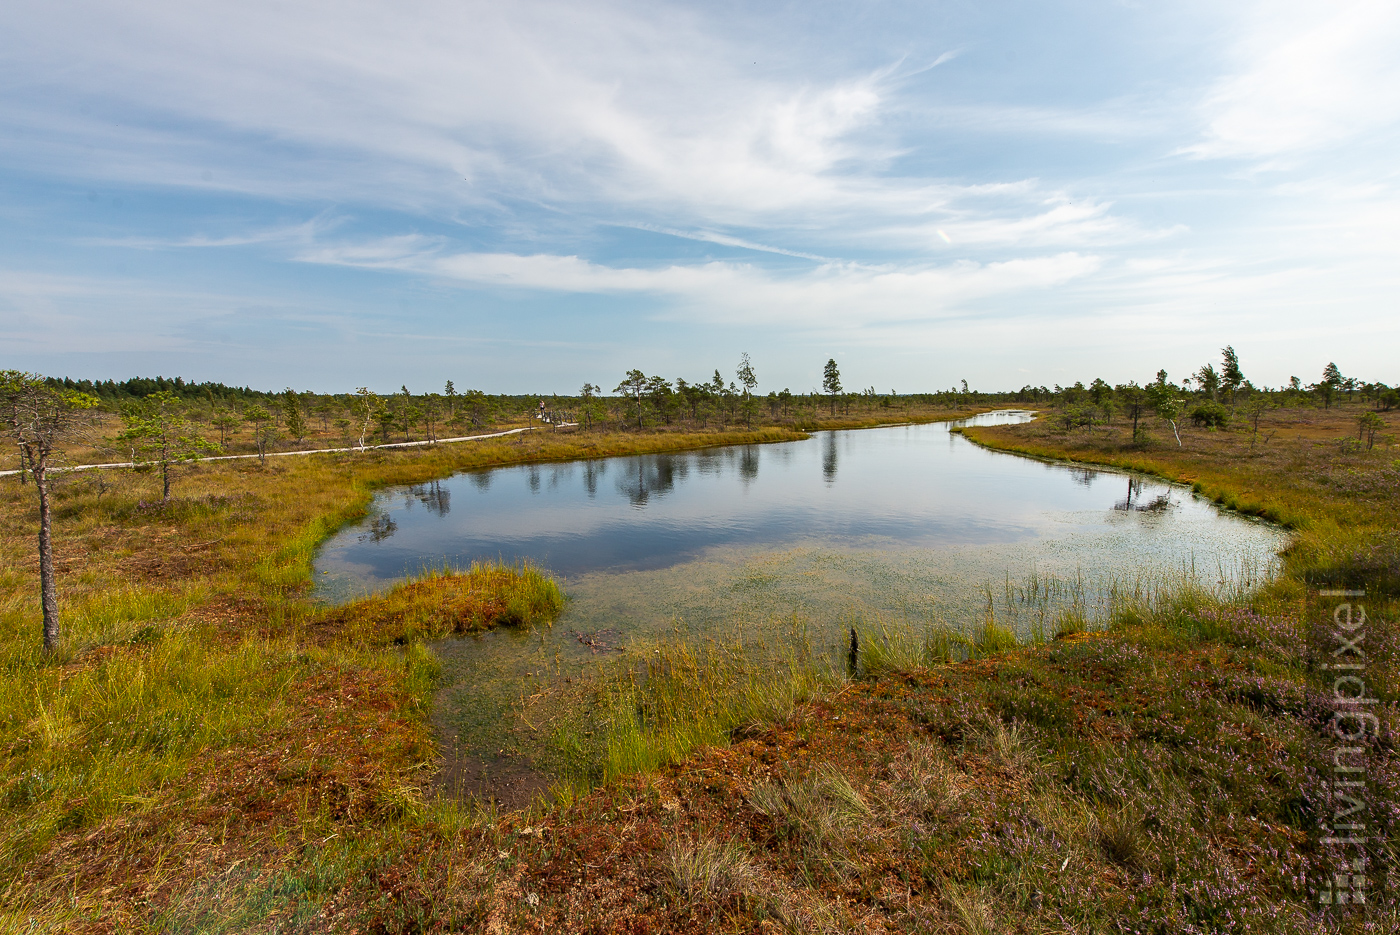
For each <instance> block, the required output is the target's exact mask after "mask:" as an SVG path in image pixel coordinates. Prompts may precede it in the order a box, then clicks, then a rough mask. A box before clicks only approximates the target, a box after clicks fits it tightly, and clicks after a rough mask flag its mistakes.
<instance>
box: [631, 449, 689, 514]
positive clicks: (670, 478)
mask: <svg viewBox="0 0 1400 935" xmlns="http://www.w3.org/2000/svg"><path fill="white" fill-rule="evenodd" d="M626 465H627V469H626V472H625V473H624V474H623V476H621V477H619V478H618V479H617V489H618V492H619V493H621V494H622V495H623V496H624V497H626V498H627V499H628V500H629V501H631V503H632V505H633V506H643V505H645V504H646V503H647V501H648V500H650V499H651V498H652V497H659V496H663V495H664V494H666V493H668V492H669V491H670V490H671V489H672V488H674V487H675V486H676V481H678V480H684V479H685V478H686V476H687V475H688V474H689V473H690V463H689V459H688V458H686V457H685V456H681V457H676V456H675V455H651V456H647V457H642V458H629V459H628V460H627V462H626Z"/></svg>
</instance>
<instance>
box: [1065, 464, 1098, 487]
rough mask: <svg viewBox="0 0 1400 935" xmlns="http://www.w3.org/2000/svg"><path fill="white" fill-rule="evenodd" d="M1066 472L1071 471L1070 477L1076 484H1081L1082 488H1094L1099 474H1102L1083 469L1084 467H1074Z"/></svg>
mask: <svg viewBox="0 0 1400 935" xmlns="http://www.w3.org/2000/svg"><path fill="white" fill-rule="evenodd" d="M1066 470H1068V471H1069V476H1070V478H1071V479H1072V480H1073V481H1074V482H1075V483H1076V484H1079V485H1080V486H1082V487H1092V486H1094V481H1095V480H1097V479H1098V476H1099V474H1100V473H1102V472H1100V471H1094V470H1090V469H1089V468H1082V467H1072V468H1067V469H1066Z"/></svg>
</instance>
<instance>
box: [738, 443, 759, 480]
mask: <svg viewBox="0 0 1400 935" xmlns="http://www.w3.org/2000/svg"><path fill="white" fill-rule="evenodd" d="M739 476H740V477H742V478H743V479H744V480H745V481H751V480H753V479H754V478H755V477H757V476H758V446H757V445H745V446H744V450H743V451H742V452H740V454H739Z"/></svg>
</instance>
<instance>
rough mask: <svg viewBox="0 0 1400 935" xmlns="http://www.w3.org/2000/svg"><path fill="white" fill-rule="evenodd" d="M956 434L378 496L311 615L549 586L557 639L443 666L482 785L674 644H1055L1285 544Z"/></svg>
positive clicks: (448, 645) (833, 436) (1265, 564)
mask: <svg viewBox="0 0 1400 935" xmlns="http://www.w3.org/2000/svg"><path fill="white" fill-rule="evenodd" d="M1029 418H1031V416H1030V414H1029V413H1025V412H1020V411H1015V410H1004V411H1000V412H992V413H984V414H982V415H978V416H974V417H972V418H970V419H967V420H965V421H964V423H963V424H999V423H1007V422H1020V421H1025V420H1027V419H1029ZM952 424H957V423H952ZM949 428H950V424H949V423H932V424H924V425H895V426H887V427H879V428H873V429H860V430H848V431H834V432H820V433H816V434H815V435H814V436H813V437H812V438H810V439H807V440H804V441H796V442H785V443H779V444H769V445H745V446H734V447H723V448H712V449H703V450H698V451H684V452H676V453H670V454H651V455H639V456H630V457H617V458H607V459H598V460H590V461H577V462H567V463H550V464H533V465H517V466H510V467H501V468H495V469H490V470H485V471H478V472H470V473H463V474H459V475H456V476H453V477H450V478H447V479H445V480H441V481H436V482H433V483H430V484H422V485H414V486H410V487H402V488H395V489H390V490H386V491H383V492H381V493H380V494H379V495H378V496H377V497H376V499H375V502H374V505H373V507H372V509H371V511H370V512H369V514H368V515H367V516H366V518H365V519H364V520H363V521H362V522H360V523H358V524H355V525H354V526H351V527H347V528H345V529H343V530H341V531H340V532H339V533H338V534H337V535H336V536H334V537H333V538H332V539H331V540H330V541H328V542H327V543H326V544H325V546H324V547H323V548H322V550H321V552H320V554H319V556H318V559H317V563H316V569H317V581H318V590H319V594H320V596H321V597H322V598H323V599H325V600H328V601H340V600H345V599H348V598H350V597H353V596H358V595H360V594H364V593H367V592H369V591H374V590H380V589H384V588H387V587H389V586H391V585H392V584H393V583H394V582H396V581H398V580H400V579H402V578H404V577H405V576H408V575H411V574H414V573H417V572H420V571H422V570H423V569H424V568H429V567H442V566H444V565H448V566H454V567H465V566H467V565H469V564H470V563H471V562H472V561H474V560H482V559H486V560H501V561H505V562H530V563H532V564H534V565H535V566H537V567H539V568H541V569H542V570H545V571H547V572H549V573H550V574H552V575H553V576H554V577H555V578H556V579H557V580H558V581H559V583H560V585H561V587H562V588H563V589H564V591H565V593H566V595H567V596H568V599H569V600H568V605H567V607H566V609H565V611H564V612H563V614H562V615H561V616H560V617H559V618H558V619H557V620H556V621H555V622H554V623H553V625H552V626H543V627H535V628H532V629H529V630H522V629H517V628H505V629H500V630H496V631H492V632H489V633H485V634H480V635H475V636H469V637H464V638H460V639H452V640H443V641H439V642H438V643H436V644H434V647H433V648H434V650H435V651H436V652H437V654H438V656H439V657H440V658H441V659H442V662H443V678H442V685H443V688H442V691H441V693H440V695H439V698H438V700H437V702H436V704H435V716H434V717H435V721H436V722H437V725H438V729H439V731H440V733H442V734H444V735H445V736H446V738H447V739H448V740H450V741H451V743H452V745H454V747H455V748H457V749H459V750H462V751H468V752H469V755H470V757H471V758H472V759H471V763H470V764H469V767H468V771H470V769H477V770H478V771H480V770H486V769H489V768H490V767H491V764H492V763H494V762H496V759H498V758H500V759H504V758H508V757H509V756H510V755H511V750H510V749H509V748H510V746H511V744H510V742H509V741H508V740H507V739H505V738H506V736H507V735H506V733H503V731H505V730H506V729H507V726H508V725H509V724H510V723H511V722H512V721H513V720H518V719H519V715H521V714H522V713H524V708H525V707H527V706H528V703H527V699H528V698H530V697H531V696H532V695H535V694H536V692H537V690H538V688H539V687H540V686H541V685H544V684H548V683H558V682H561V681H562V680H565V679H569V680H571V681H572V680H575V679H578V678H581V677H583V676H585V675H586V674H587V673H588V672H590V671H595V670H596V671H599V672H601V671H603V669H605V668H606V666H607V665H612V664H616V660H619V659H625V658H627V657H628V654H631V655H632V656H634V657H635V656H636V655H637V654H640V653H645V652H648V651H649V647H651V646H654V645H657V644H658V643H659V642H661V641H668V640H669V641H674V640H678V639H680V640H688V641H692V642H694V641H700V642H704V641H705V640H714V639H724V638H726V635H728V634H734V633H740V632H742V633H744V634H746V636H747V638H748V639H750V640H752V639H753V636H754V634H756V633H762V632H764V631H765V630H769V631H771V632H772V633H773V634H774V640H778V639H780V638H790V637H791V635H792V632H793V630H794V628H798V629H800V630H801V634H802V636H801V638H802V639H803V640H805V641H807V642H808V643H810V644H814V645H816V646H817V647H819V648H825V649H826V650H829V651H830V652H832V653H833V654H834V653H836V652H838V651H839V650H838V647H839V646H842V645H844V640H845V638H846V634H847V633H848V631H849V628H850V627H851V626H852V625H853V624H855V623H862V624H863V625H866V626H869V625H872V624H881V625H886V626H896V627H915V628H918V627H928V626H930V625H938V626H945V627H950V628H953V629H955V630H961V631H963V632H969V631H970V630H971V629H972V628H974V627H976V626H977V625H978V624H979V622H981V621H984V620H985V619H986V616H987V614H988V613H989V611H990V612H991V613H993V614H994V615H995V616H996V619H997V622H998V623H999V624H1000V625H1002V626H1005V627H1008V628H1010V629H1013V630H1017V631H1019V635H1021V636H1022V637H1029V636H1032V635H1034V633H1033V632H1032V631H1036V630H1040V631H1045V630H1048V631H1049V634H1051V635H1052V634H1053V630H1054V619H1055V617H1056V615H1057V614H1060V613H1063V612H1065V611H1066V610H1067V609H1069V610H1076V611H1078V612H1082V613H1085V614H1086V615H1088V616H1093V614H1094V613H1095V611H1098V610H1101V609H1102V608H1103V607H1104V606H1105V604H1106V601H1107V600H1108V599H1109V595H1110V594H1111V593H1112V592H1113V591H1114V590H1115V589H1117V590H1120V591H1122V590H1124V589H1134V588H1136V589H1144V588H1151V587H1155V586H1159V585H1160V584H1163V583H1169V582H1179V581H1180V580H1181V579H1182V578H1183V577H1190V578H1194V579H1195V580H1197V581H1198V582H1200V583H1202V584H1204V585H1206V586H1208V587H1218V588H1225V589H1229V588H1233V587H1237V586H1248V585H1250V584H1251V583H1253V582H1255V581H1257V580H1259V579H1260V578H1261V577H1263V576H1267V575H1269V574H1271V573H1272V571H1273V570H1274V569H1275V567H1276V565H1277V561H1278V551H1279V550H1280V549H1282V548H1283V547H1284V546H1285V545H1286V544H1287V542H1288V536H1287V533H1286V532H1285V531H1284V530H1282V529H1279V528H1278V527H1275V526H1272V525H1270V524H1267V523H1263V522H1259V521H1256V520H1253V519H1250V518H1248V517H1243V516H1239V515H1234V514H1231V513H1229V512H1226V511H1222V510H1220V509H1218V508H1217V507H1216V506H1214V505H1213V504H1211V503H1210V502H1208V501H1206V500H1204V499H1202V498H1200V497H1198V496H1196V495H1194V494H1193V493H1192V492H1191V491H1190V490H1189V489H1187V488H1183V487H1179V486H1173V485H1169V484H1167V483H1165V482H1163V481H1161V480H1159V479H1154V478H1149V477H1142V476H1137V475H1130V474H1127V473H1122V472H1117V471H1111V470H1102V469H1097V468H1086V467H1082V466H1077V465H1070V464H1064V463H1059V462H1043V461H1038V460H1035V459H1031V458H1026V457H1021V456H1017V455H1011V454H1006V453H1002V452H995V451H990V450H987V449H984V448H980V447H978V446H977V445H974V444H972V443H971V442H969V441H967V440H966V439H964V438H962V437H961V436H960V435H958V434H956V433H954V432H950V431H949ZM498 771H500V768H499V767H498Z"/></svg>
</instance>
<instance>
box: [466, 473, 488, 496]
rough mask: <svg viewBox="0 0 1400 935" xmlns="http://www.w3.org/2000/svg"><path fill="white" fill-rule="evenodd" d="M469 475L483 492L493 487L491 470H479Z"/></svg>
mask: <svg viewBox="0 0 1400 935" xmlns="http://www.w3.org/2000/svg"><path fill="white" fill-rule="evenodd" d="M467 476H468V477H470V478H471V480H472V484H473V485H474V486H475V487H476V489H477V490H480V491H481V492H482V493H485V492H486V491H488V490H490V489H491V472H490V471H477V472H475V473H472V474H468V475H467Z"/></svg>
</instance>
